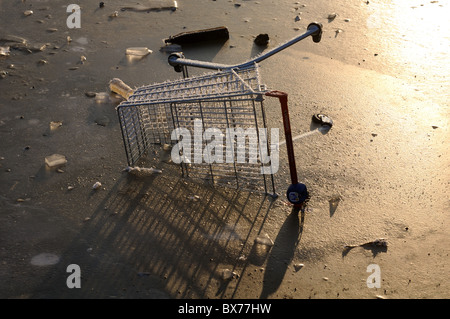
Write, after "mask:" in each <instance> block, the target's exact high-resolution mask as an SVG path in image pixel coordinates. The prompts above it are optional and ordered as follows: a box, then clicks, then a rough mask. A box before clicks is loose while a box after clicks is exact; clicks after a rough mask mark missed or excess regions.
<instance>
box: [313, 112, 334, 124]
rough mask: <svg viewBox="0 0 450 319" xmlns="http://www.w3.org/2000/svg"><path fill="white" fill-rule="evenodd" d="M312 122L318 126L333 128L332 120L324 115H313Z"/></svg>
mask: <svg viewBox="0 0 450 319" xmlns="http://www.w3.org/2000/svg"><path fill="white" fill-rule="evenodd" d="M312 121H313V122H314V123H317V124H320V125H328V126H329V127H332V126H333V120H332V119H331V118H330V117H329V116H328V115H325V114H314V115H313V117H312Z"/></svg>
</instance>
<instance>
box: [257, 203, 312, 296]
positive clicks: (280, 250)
mask: <svg viewBox="0 0 450 319" xmlns="http://www.w3.org/2000/svg"><path fill="white" fill-rule="evenodd" d="M299 213H300V217H299ZM304 221H305V211H304V210H303V209H302V210H301V211H300V212H299V211H298V209H295V208H293V209H292V212H291V214H290V215H289V216H288V217H287V218H286V220H285V222H284V223H283V225H282V227H281V228H280V231H279V232H278V236H277V238H276V239H275V242H274V245H273V248H272V249H271V251H270V256H269V258H268V260H267V264H266V270H265V272H264V280H263V287H262V291H261V295H260V299H266V298H268V297H269V296H270V295H271V294H273V293H274V292H276V291H277V290H278V288H279V287H280V285H281V282H282V281H283V278H284V276H285V274H286V270H287V268H288V266H289V264H290V263H291V261H292V258H293V257H294V253H295V250H296V248H297V246H298V244H299V242H300V239H301V235H302V232H303V224H304Z"/></svg>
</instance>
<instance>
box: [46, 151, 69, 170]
mask: <svg viewBox="0 0 450 319" xmlns="http://www.w3.org/2000/svg"><path fill="white" fill-rule="evenodd" d="M66 163H67V159H66V157H65V156H64V155H60V154H53V155H50V156H47V157H46V158H45V164H47V166H48V167H56V166H60V165H64V164H66Z"/></svg>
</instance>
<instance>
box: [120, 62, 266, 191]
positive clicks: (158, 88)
mask: <svg viewBox="0 0 450 319" xmlns="http://www.w3.org/2000/svg"><path fill="white" fill-rule="evenodd" d="M265 90H266V89H265V85H263V84H262V83H261V79H260V75H259V69H258V65H257V64H256V63H254V64H252V65H250V66H249V67H246V68H241V69H226V70H223V71H218V72H212V73H207V74H204V75H201V76H196V77H190V78H185V79H180V80H176V81H166V82H163V83H158V84H153V85H147V86H143V87H141V88H138V89H136V90H135V91H134V93H133V94H132V95H131V96H130V97H129V98H128V99H127V101H124V102H122V103H121V104H120V105H119V106H118V108H117V111H118V115H119V120H120V125H121V128H122V134H123V140H124V145H125V150H126V154H127V160H128V165H129V166H133V165H135V164H136V162H137V161H138V160H139V159H140V158H141V157H142V156H143V155H144V154H145V153H146V151H147V150H148V148H149V146H150V145H152V144H171V145H174V146H175V147H177V146H178V145H177V143H179V142H180V135H181V134H180V133H183V132H184V135H183V138H185V136H188V138H189V139H191V140H190V142H189V143H187V141H186V140H184V144H183V145H184V146H185V147H184V148H183V149H182V150H180V147H179V146H178V150H180V151H182V154H179V155H180V157H177V155H178V154H177V153H174V152H172V157H177V159H175V161H176V162H178V163H179V164H180V165H181V168H182V174H183V176H186V177H189V178H198V179H202V180H208V181H211V182H212V183H214V184H220V185H224V186H229V187H233V188H239V189H249V190H258V189H260V190H261V191H263V192H265V193H273V194H274V193H275V190H274V183H273V176H272V174H264V173H262V172H263V170H262V168H263V167H267V165H266V164H267V160H266V159H267V158H270V157H269V156H270V148H269V143H270V138H269V137H268V134H267V131H266V130H264V129H266V127H267V126H266V118H265V113H264V104H263V95H264V93H265ZM177 134H178V135H177ZM205 134H207V135H209V136H210V137H211V138H212V137H214V141H211V139H208V138H205V137H206V136H205ZM242 137H244V138H243V139H242ZM211 144H214V145H215V147H214V148H213V149H212V147H211ZM186 146H190V147H192V148H191V150H187V149H186V148H187V147H186ZM188 155H189V156H188ZM268 167H269V169H270V166H268Z"/></svg>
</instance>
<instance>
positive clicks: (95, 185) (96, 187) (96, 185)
mask: <svg viewBox="0 0 450 319" xmlns="http://www.w3.org/2000/svg"><path fill="white" fill-rule="evenodd" d="M100 187H102V183H100V182H95V184H94V185H92V189H93V190H97V189H99V188H100Z"/></svg>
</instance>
